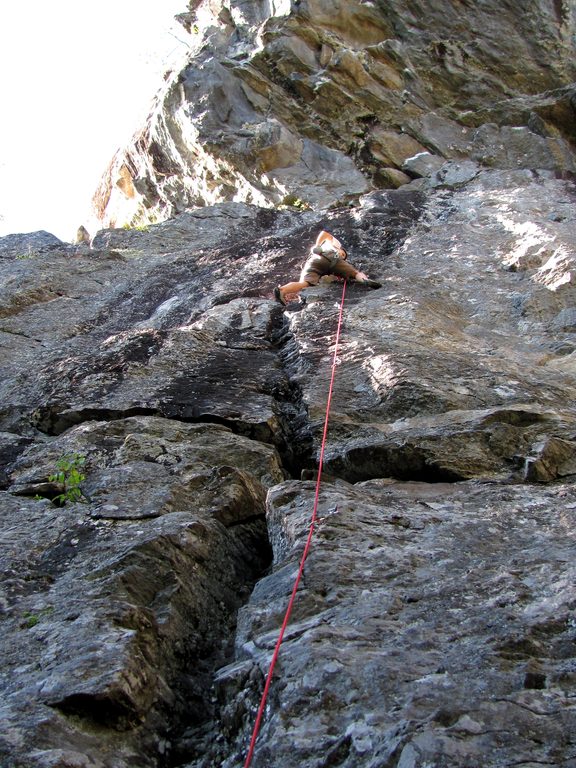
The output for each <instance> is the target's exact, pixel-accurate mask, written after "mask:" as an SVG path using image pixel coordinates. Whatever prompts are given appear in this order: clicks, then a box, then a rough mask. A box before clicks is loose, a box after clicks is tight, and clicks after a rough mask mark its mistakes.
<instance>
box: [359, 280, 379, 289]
mask: <svg viewBox="0 0 576 768" xmlns="http://www.w3.org/2000/svg"><path fill="white" fill-rule="evenodd" d="M362 285H367V286H368V288H382V283H379V282H378V281H377V280H362Z"/></svg>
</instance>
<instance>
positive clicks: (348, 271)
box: [274, 230, 382, 306]
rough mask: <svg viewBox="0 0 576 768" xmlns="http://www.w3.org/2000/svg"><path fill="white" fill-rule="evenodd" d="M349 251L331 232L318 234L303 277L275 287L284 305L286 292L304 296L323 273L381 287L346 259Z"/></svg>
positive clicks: (278, 299) (278, 297)
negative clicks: (304, 292) (307, 289)
mask: <svg viewBox="0 0 576 768" xmlns="http://www.w3.org/2000/svg"><path fill="white" fill-rule="evenodd" d="M347 258H348V254H347V253H346V250H345V249H344V248H343V247H342V245H341V243H340V241H339V240H337V239H336V238H335V237H334V235H331V234H330V233H329V232H325V231H324V230H322V232H320V234H319V235H318V237H317V238H316V242H315V244H314V245H313V246H312V248H311V250H310V256H309V257H308V258H307V259H306V262H305V263H304V266H303V267H302V271H301V272H300V279H299V280H296V281H293V282H291V283H286V284H285V285H279V286H277V287H276V288H274V296H275V298H276V301H279V302H280V304H282V306H286V296H287V295H290V294H292V295H293V296H295V297H298V298H299V299H300V302H301V303H304V302H303V300H302V298H301V297H300V296H299V293H300V291H302V290H304V289H305V288H309V287H310V286H311V285H318V283H319V281H320V278H321V277H322V276H323V275H336V276H337V277H343V278H345V279H346V280H356V281H357V282H359V283H363V284H364V285H367V286H368V287H370V288H381V287H382V284H381V283H378V282H376V280H371V279H370V278H369V277H368V275H366V274H365V273H364V272H360V271H359V270H358V269H356V267H353V266H352V264H349V263H348V262H347V261H346V259H347Z"/></svg>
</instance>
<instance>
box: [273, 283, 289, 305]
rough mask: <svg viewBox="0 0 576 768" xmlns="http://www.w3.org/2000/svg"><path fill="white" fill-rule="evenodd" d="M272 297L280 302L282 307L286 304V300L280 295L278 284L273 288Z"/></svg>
mask: <svg viewBox="0 0 576 768" xmlns="http://www.w3.org/2000/svg"><path fill="white" fill-rule="evenodd" d="M274 298H275V299H276V301H278V302H279V303H280V304H282V306H283V307H285V306H286V302H285V301H284V299H283V297H282V291H281V290H280V286H278V287H277V288H274Z"/></svg>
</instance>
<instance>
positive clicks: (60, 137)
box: [0, 0, 190, 241]
mask: <svg viewBox="0 0 576 768" xmlns="http://www.w3.org/2000/svg"><path fill="white" fill-rule="evenodd" d="M186 6H187V3H186V0H98V2H96V3H92V2H82V0H49V2H48V0H24V2H18V3H14V2H4V3H2V7H1V8H0V106H1V117H0V236H3V235H6V234H10V233H16V232H34V231H36V230H40V229H44V230H47V231H48V232H51V233H52V234H54V235H56V236H57V237H59V238H60V239H62V240H65V241H73V240H74V239H75V237H76V230H77V229H78V227H79V226H80V224H86V223H87V221H88V217H89V211H90V200H91V198H92V195H93V193H94V191H95V190H96V187H97V185H98V182H99V180H100V177H101V176H102V174H103V173H104V171H105V169H106V167H107V165H108V162H109V161H110V160H111V159H112V156H113V154H114V152H115V151H116V150H117V149H118V148H119V147H120V146H123V145H124V144H125V143H126V142H127V141H128V140H129V139H130V137H131V136H132V134H133V133H134V132H135V131H136V130H137V129H138V128H139V127H141V125H142V122H143V119H144V118H145V116H146V114H147V113H148V111H149V107H150V104H151V101H152V99H153V97H154V94H155V93H156V91H157V90H158V88H159V86H160V85H161V83H162V73H163V72H164V71H165V70H166V69H167V68H168V65H169V62H170V61H171V60H174V59H177V58H179V57H180V56H183V55H184V54H185V52H186V50H187V46H188V44H189V43H190V37H189V36H188V35H187V34H186V32H185V30H184V28H183V27H182V26H181V25H180V24H178V23H177V22H175V21H174V20H173V19H174V15H175V14H176V13H182V12H184V11H186ZM91 234H94V233H93V232H91Z"/></svg>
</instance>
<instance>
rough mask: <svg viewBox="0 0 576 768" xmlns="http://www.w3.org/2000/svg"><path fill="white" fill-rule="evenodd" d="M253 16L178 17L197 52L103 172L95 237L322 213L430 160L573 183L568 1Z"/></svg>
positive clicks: (217, 9) (222, 10)
mask: <svg viewBox="0 0 576 768" xmlns="http://www.w3.org/2000/svg"><path fill="white" fill-rule="evenodd" d="M246 5H247V4H246V3H244V2H239V1H238V0H203V2H198V3H197V2H195V3H194V4H193V7H192V8H191V9H190V12H189V13H188V14H186V15H185V16H184V17H183V19H182V21H183V24H184V26H185V27H186V28H187V29H188V31H190V30H192V29H193V30H194V33H195V34H193V35H191V38H190V51H189V53H188V55H187V57H186V59H185V61H184V62H183V63H182V65H181V66H180V67H176V68H175V70H174V71H173V72H172V73H170V74H169V75H168V76H167V78H166V82H165V84H164V87H163V90H162V92H161V93H159V95H158V98H157V101H156V103H155V104H154V107H153V109H152V110H151V112H150V116H149V119H148V121H147V123H146V126H145V127H144V128H143V129H142V130H139V131H138V133H137V134H136V135H135V137H134V140H133V141H132V142H131V143H130V144H129V145H128V146H127V147H125V148H123V149H121V150H120V151H119V152H118V153H117V155H116V156H115V158H114V159H113V161H112V162H111V164H110V167H109V169H108V171H107V172H106V174H105V175H104V177H103V179H102V182H101V184H100V187H99V189H98V190H97V193H96V195H95V197H94V205H95V215H96V217H97V219H98V221H99V222H100V224H99V226H121V225H122V224H123V223H144V222H151V221H154V222H155V221H159V220H162V219H166V218H167V217H170V216H173V215H174V214H176V213H180V212H182V211H183V210H186V209H189V208H193V207H196V206H204V205H214V204H215V203H220V202H223V201H239V200H241V201H244V202H247V203H254V204H257V205H260V206H266V207H276V206H278V205H283V204H288V205H294V204H296V205H297V206H298V207H300V208H308V209H314V210H322V209H326V208H329V207H330V206H332V205H335V204H343V203H348V202H356V201H357V199H358V196H359V195H361V194H363V193H366V192H368V191H370V190H371V189H378V188H396V187H399V186H401V185H403V184H405V183H408V182H409V177H406V176H405V175H403V173H402V170H403V168H404V163H405V161H407V160H408V159H410V158H413V157H414V156H416V155H419V154H421V153H423V152H430V153H432V154H433V155H434V156H436V157H438V158H440V159H441V160H465V159H469V158H471V159H472V160H474V161H476V162H477V163H479V164H480V165H483V166H484V167H490V168H500V169H516V168H529V169H547V170H553V171H556V172H558V173H566V172H574V171H575V160H574V146H575V141H576V135H575V133H574V85H573V83H574V81H575V80H576V72H575V69H574V61H575V56H574V53H575V50H574V40H575V39H576V38H575V36H574V33H575V24H576V22H575V18H574V9H573V8H572V6H571V4H570V3H567V2H558V3H555V4H554V3H540V2H531V3H530V7H529V8H527V9H525V10H526V12H525V13H518V11H517V8H516V7H514V6H512V5H506V4H502V3H500V2H496V1H495V0H487V1H486V2H483V3H480V4H476V5H472V4H471V3H465V4H464V6H462V4H454V3H453V2H448V0H434V2H416V3H412V4H411V5H410V6H407V5H406V3H404V2H400V0H393V1H392V2H386V3H375V2H364V1H363V0H350V2H346V3H344V2H339V3H337V4H335V3H334V2H333V1H332V0H330V2H328V0H298V2H290V0H280V1H279V2H274V3H262V4H260V3H258V4H256V6H255V7H257V9H258V10H257V12H253V11H252V10H250V11H248V10H247V7H246ZM518 62H522V63H521V65H519V64H518ZM434 170H436V169H434ZM417 173H418V172H417ZM410 175H412V174H410ZM419 175H428V174H426V173H424V174H422V173H420V174H419ZM92 229H94V227H92ZM92 229H91V231H92Z"/></svg>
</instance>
